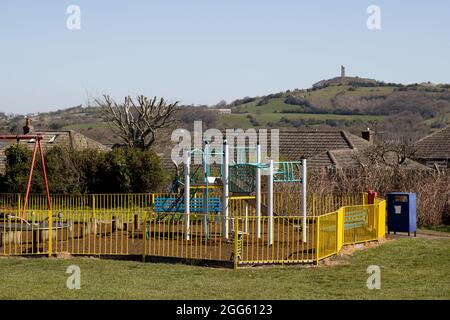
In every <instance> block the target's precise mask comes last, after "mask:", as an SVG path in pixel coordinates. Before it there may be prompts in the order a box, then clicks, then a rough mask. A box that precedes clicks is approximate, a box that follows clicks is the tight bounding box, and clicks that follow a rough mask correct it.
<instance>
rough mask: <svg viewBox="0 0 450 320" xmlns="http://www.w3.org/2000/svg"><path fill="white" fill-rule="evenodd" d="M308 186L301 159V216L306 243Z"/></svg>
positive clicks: (304, 163)
mask: <svg viewBox="0 0 450 320" xmlns="http://www.w3.org/2000/svg"><path fill="white" fill-rule="evenodd" d="M307 184H308V177H307V170H306V159H302V198H301V199H302V200H301V201H302V215H303V224H302V229H303V239H302V240H303V242H306V238H307V237H306V187H307Z"/></svg>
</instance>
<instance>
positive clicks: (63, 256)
mask: <svg viewBox="0 0 450 320" xmlns="http://www.w3.org/2000/svg"><path fill="white" fill-rule="evenodd" d="M71 258H72V255H71V254H70V253H69V252H59V253H58V254H56V259H62V260H66V259H71Z"/></svg>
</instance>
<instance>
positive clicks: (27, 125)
mask: <svg viewBox="0 0 450 320" xmlns="http://www.w3.org/2000/svg"><path fill="white" fill-rule="evenodd" d="M33 131H34V128H33V126H32V125H31V119H30V118H28V117H26V118H25V126H24V127H23V134H29V133H32V132H33Z"/></svg>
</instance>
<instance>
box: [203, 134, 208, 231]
mask: <svg viewBox="0 0 450 320" xmlns="http://www.w3.org/2000/svg"><path fill="white" fill-rule="evenodd" d="M208 168H209V144H208V141H205V146H204V148H203V176H204V179H205V180H204V182H205V189H203V208H202V209H203V215H204V216H203V227H204V233H205V235H206V239H208V238H209V217H208V214H209V212H208V202H209V190H208V188H209V182H208V178H209V176H208Z"/></svg>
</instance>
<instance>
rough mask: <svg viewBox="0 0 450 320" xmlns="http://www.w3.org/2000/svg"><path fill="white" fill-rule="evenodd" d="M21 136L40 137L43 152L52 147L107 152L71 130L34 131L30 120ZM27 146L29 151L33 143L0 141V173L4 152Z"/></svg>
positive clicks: (4, 161) (3, 169) (2, 167)
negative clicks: (23, 145) (12, 148)
mask: <svg viewBox="0 0 450 320" xmlns="http://www.w3.org/2000/svg"><path fill="white" fill-rule="evenodd" d="M23 134H30V135H41V136H42V147H43V149H44V150H46V149H49V148H52V147H56V146H58V147H68V148H73V149H75V150H76V149H87V148H94V149H99V150H104V151H107V150H109V148H108V147H106V146H104V145H103V144H101V143H99V142H97V141H94V140H92V139H90V138H88V137H86V136H84V135H82V134H80V133H78V132H76V131H73V130H67V131H64V130H59V131H34V128H33V126H32V125H31V119H28V118H27V120H26V124H25V126H24V127H23ZM16 143H20V144H27V145H28V146H29V148H30V149H33V148H34V141H32V140H30V141H26V140H19V141H17V142H16V141H14V140H5V141H0V173H4V171H5V164H6V155H5V150H6V148H8V147H9V146H10V145H12V144H16Z"/></svg>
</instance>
